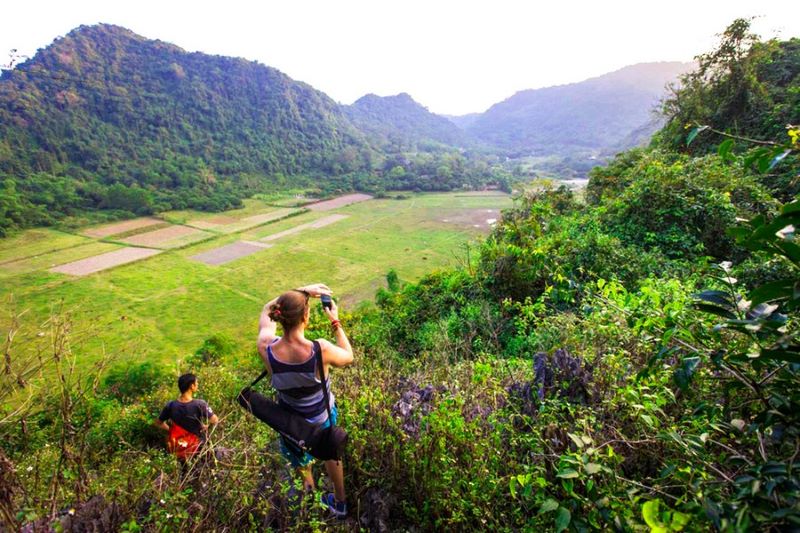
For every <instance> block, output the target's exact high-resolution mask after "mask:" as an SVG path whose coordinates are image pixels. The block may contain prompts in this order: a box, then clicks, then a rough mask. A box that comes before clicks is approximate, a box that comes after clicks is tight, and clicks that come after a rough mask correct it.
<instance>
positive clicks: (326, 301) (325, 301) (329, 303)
mask: <svg viewBox="0 0 800 533" xmlns="http://www.w3.org/2000/svg"><path fill="white" fill-rule="evenodd" d="M319 299H320V300H321V301H322V307H323V308H325V309H330V308H331V307H333V300H332V299H331V297H330V296H328V295H327V294H323V295H322V296H320V297H319Z"/></svg>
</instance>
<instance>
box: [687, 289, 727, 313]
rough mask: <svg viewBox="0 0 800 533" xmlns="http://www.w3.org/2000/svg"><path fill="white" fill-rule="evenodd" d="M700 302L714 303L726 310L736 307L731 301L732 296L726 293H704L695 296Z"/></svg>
mask: <svg viewBox="0 0 800 533" xmlns="http://www.w3.org/2000/svg"><path fill="white" fill-rule="evenodd" d="M694 297H695V298H697V299H698V300H703V301H704V302H708V303H712V304H714V305H718V306H720V307H724V308H726V309H734V308H735V307H736V306H735V305H734V303H733V302H732V301H731V300H730V294H728V293H727V292H725V291H703V292H698V293H697V294H695V295H694Z"/></svg>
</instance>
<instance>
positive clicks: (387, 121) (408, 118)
mask: <svg viewBox="0 0 800 533" xmlns="http://www.w3.org/2000/svg"><path fill="white" fill-rule="evenodd" d="M344 112H345V114H346V115H347V116H348V117H349V118H350V120H351V121H352V122H353V124H354V125H355V126H356V127H358V128H359V129H360V130H361V131H363V132H364V133H365V134H367V135H369V136H370V138H372V139H374V140H375V141H376V142H378V143H379V144H381V145H382V146H384V147H386V148H387V149H388V150H389V151H392V152H396V151H401V150H402V149H404V148H408V149H410V148H416V147H417V146H418V145H431V144H433V145H435V144H441V145H449V146H464V145H466V144H469V140H468V138H467V135H466V134H465V133H464V132H463V131H461V130H460V129H459V128H458V127H456V126H455V125H454V124H453V123H452V122H450V121H449V120H447V119H446V118H444V117H441V116H439V115H436V114H434V113H431V112H430V111H428V110H427V109H426V108H425V107H423V106H422V105H420V104H419V103H417V102H416V101H414V99H413V98H411V96H410V95H408V94H407V93H400V94H398V95H395V96H383V97H381V96H376V95H374V94H368V95H365V96H362V97H361V98H359V99H358V100H356V101H355V102H354V103H353V104H352V105H349V106H344Z"/></svg>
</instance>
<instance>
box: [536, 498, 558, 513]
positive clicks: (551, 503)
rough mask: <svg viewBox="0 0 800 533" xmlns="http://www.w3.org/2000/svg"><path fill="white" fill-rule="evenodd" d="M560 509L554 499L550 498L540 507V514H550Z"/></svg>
mask: <svg viewBox="0 0 800 533" xmlns="http://www.w3.org/2000/svg"><path fill="white" fill-rule="evenodd" d="M556 509H558V502H557V501H556V500H554V499H552V498H548V499H547V500H545V501H544V503H543V504H542V506H541V507H539V514H544V513H549V512H550V511H555V510H556Z"/></svg>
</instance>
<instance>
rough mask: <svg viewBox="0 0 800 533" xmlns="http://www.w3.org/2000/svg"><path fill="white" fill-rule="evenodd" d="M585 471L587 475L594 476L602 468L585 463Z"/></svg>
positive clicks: (594, 464)
mask: <svg viewBox="0 0 800 533" xmlns="http://www.w3.org/2000/svg"><path fill="white" fill-rule="evenodd" d="M583 468H584V470H586V473H587V474H596V473H598V472H599V471H600V469H602V468H603V467H602V466H600V465H599V464H597V463H586V466H584V467H583Z"/></svg>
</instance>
